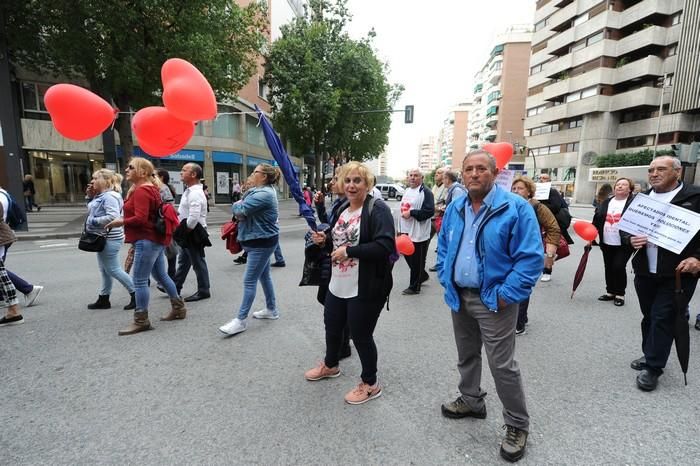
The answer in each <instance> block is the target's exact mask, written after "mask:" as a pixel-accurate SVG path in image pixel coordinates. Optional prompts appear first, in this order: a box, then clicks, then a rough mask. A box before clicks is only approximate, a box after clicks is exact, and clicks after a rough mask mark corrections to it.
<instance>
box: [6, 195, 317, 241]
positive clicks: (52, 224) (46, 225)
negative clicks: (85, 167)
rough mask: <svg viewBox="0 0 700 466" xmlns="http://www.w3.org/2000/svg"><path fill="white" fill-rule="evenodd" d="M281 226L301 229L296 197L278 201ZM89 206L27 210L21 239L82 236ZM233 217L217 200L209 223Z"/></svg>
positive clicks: (285, 228)
mask: <svg viewBox="0 0 700 466" xmlns="http://www.w3.org/2000/svg"><path fill="white" fill-rule="evenodd" d="M279 209H280V227H283V230H289V229H297V228H299V229H301V228H303V227H304V226H305V225H306V222H304V220H303V219H301V218H300V217H299V216H298V206H297V203H296V202H295V201H294V200H291V199H285V200H282V201H280V202H279ZM86 214H87V209H86V208H85V207H82V206H56V207H54V206H42V208H41V211H40V212H37V211H34V212H28V213H27V224H28V226H29V228H28V231H17V232H16V234H17V239H18V240H19V241H31V240H44V239H66V238H76V239H77V238H79V237H80V233H81V232H82V231H83V222H85V215H86ZM229 220H231V206H230V204H217V205H213V206H211V208H210V211H209V213H208V214H207V226H209V227H210V229H211V228H213V227H216V228H217V229H218V227H220V226H221V225H223V224H224V223H226V222H227V221H229Z"/></svg>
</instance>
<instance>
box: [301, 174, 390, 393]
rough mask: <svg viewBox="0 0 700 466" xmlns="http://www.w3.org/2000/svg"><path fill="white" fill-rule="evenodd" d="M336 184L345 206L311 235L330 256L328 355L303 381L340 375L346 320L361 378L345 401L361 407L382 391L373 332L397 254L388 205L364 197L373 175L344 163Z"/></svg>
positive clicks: (327, 326) (305, 375) (368, 189)
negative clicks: (332, 222) (359, 366)
mask: <svg viewBox="0 0 700 466" xmlns="http://www.w3.org/2000/svg"><path fill="white" fill-rule="evenodd" d="M338 181H339V184H340V187H341V188H342V190H343V193H344V194H345V197H346V198H347V200H348V206H347V208H344V209H342V210H341V211H340V212H338V215H337V218H336V219H335V222H334V224H333V225H332V226H331V228H330V229H328V230H326V231H325V232H313V233H312V235H311V238H312V240H313V242H314V244H315V245H316V246H317V247H319V248H322V249H324V250H326V251H329V252H330V257H331V261H332V265H331V279H330V282H329V284H328V292H327V293H326V298H325V304H324V323H325V331H326V355H325V358H324V361H323V362H321V363H319V364H318V366H317V367H315V368H313V369H310V370H308V371H306V373H305V374H304V377H305V378H306V379H307V380H309V381H317V380H321V379H325V378H331V377H337V376H339V375H340V367H339V357H338V356H339V349H340V346H341V343H342V334H343V327H344V326H345V323H346V322H347V323H348V324H349V326H350V335H351V337H352V340H353V343H354V345H355V349H356V350H357V354H358V355H359V357H360V362H361V363H362V374H361V382H360V383H359V384H358V385H357V387H355V388H354V389H352V390H350V391H349V392H348V393H347V394H346V395H345V401H346V402H347V403H350V404H362V403H365V402H367V401H369V400H372V399H374V398H377V397H379V396H380V395H381V393H382V389H381V386H380V385H379V382H378V381H377V347H376V345H375V342H374V337H373V334H374V329H375V327H376V325H377V320H378V319H379V314H380V313H381V311H382V309H383V308H384V304H385V303H386V302H387V300H388V297H389V292H390V291H391V288H392V286H393V280H392V269H393V263H392V262H391V261H390V256H391V255H392V254H393V253H394V251H395V238H394V237H395V228H394V219H393V217H392V215H391V210H390V209H389V207H388V206H387V205H386V204H385V203H384V202H383V201H381V200H378V199H374V198H373V197H371V196H369V195H368V193H369V191H370V190H371V189H372V186H373V185H374V176H373V175H372V174H371V172H370V171H369V169H367V167H366V166H365V165H363V164H361V163H359V162H350V163H348V164H347V165H346V166H344V170H343V173H342V176H341V177H340V178H339V180H338Z"/></svg>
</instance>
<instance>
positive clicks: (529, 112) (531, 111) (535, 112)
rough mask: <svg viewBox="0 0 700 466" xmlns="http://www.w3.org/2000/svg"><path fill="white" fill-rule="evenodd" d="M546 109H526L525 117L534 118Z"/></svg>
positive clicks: (544, 107) (544, 106) (541, 107)
mask: <svg viewBox="0 0 700 466" xmlns="http://www.w3.org/2000/svg"><path fill="white" fill-rule="evenodd" d="M546 108H547V106H546V105H539V106H537V107H532V108H529V109H527V116H535V115H539V114H540V113H542V112H544V110H545V109H546Z"/></svg>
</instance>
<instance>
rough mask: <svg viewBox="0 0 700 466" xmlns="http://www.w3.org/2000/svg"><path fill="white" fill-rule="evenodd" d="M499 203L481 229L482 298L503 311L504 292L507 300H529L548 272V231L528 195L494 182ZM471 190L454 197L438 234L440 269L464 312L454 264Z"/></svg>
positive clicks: (450, 298) (454, 304)
mask: <svg viewBox="0 0 700 466" xmlns="http://www.w3.org/2000/svg"><path fill="white" fill-rule="evenodd" d="M493 189H495V190H496V191H495V192H494V197H493V203H492V205H491V206H490V207H489V208H488V209H487V210H486V212H485V213H484V218H483V220H482V221H481V224H480V225H479V229H478V230H477V233H476V258H477V260H478V261H479V266H478V268H479V278H480V282H481V302H483V303H484V305H485V306H486V307H487V308H488V309H489V310H491V311H493V312H497V311H498V298H499V297H500V298H501V299H503V301H505V302H506V304H511V303H518V302H521V301H524V300H525V299H527V298H528V297H529V296H530V293H531V292H532V287H533V286H535V283H537V279H538V278H539V276H540V274H541V273H542V267H543V266H544V256H543V255H542V236H541V233H540V225H539V224H538V223H537V217H536V216H535V210H534V209H533V208H532V206H530V204H528V203H527V201H526V200H525V199H523V198H522V197H520V196H517V195H515V194H512V193H509V192H507V191H504V190H503V189H502V188H500V187H499V186H497V185H494V187H493ZM467 199H468V196H462V197H459V198H457V199H455V200H454V201H452V202H451V203H450V205H448V206H447V210H446V211H445V217H444V218H443V221H442V228H441V229H440V234H439V235H438V258H437V265H436V267H437V269H438V279H439V280H440V284H441V285H442V286H443V287H444V288H445V303H447V305H448V306H449V307H450V309H452V310H453V311H454V312H459V306H460V299H459V293H458V291H457V286H456V285H455V282H454V265H455V258H456V256H457V252H458V251H459V246H460V243H461V241H462V232H463V231H464V209H465V206H466V205H467Z"/></svg>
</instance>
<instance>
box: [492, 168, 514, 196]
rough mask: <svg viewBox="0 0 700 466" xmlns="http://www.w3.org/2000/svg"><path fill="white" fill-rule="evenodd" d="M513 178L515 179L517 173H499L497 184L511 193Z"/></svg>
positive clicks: (510, 171) (505, 171)
mask: <svg viewBox="0 0 700 466" xmlns="http://www.w3.org/2000/svg"><path fill="white" fill-rule="evenodd" d="M513 178H515V171H513V170H501V171H499V172H498V175H496V184H497V185H498V186H500V187H501V188H503V189H505V190H506V191H508V192H510V188H511V186H512V185H513Z"/></svg>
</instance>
